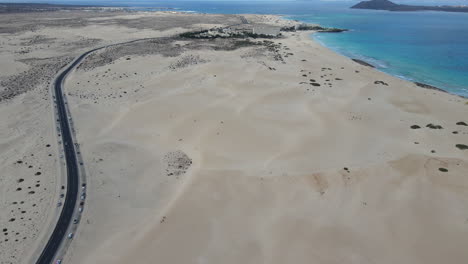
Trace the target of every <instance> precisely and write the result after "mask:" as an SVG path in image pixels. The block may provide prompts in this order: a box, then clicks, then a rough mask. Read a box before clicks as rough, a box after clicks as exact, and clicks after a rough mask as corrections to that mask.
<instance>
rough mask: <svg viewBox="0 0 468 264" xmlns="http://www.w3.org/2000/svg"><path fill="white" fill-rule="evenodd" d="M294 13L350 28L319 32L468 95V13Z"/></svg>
mask: <svg viewBox="0 0 468 264" xmlns="http://www.w3.org/2000/svg"><path fill="white" fill-rule="evenodd" d="M291 18H294V19H298V20H302V21H306V22H317V23H320V24H322V25H326V26H335V27H342V28H349V29H351V30H352V31H351V32H347V33H344V34H315V35H314V36H313V38H314V39H316V40H318V41H319V42H321V43H322V44H323V45H325V46H327V47H329V48H331V49H333V50H335V51H337V52H339V53H341V54H343V55H346V56H348V57H352V58H359V59H363V60H365V61H368V62H370V63H371V64H373V65H375V66H376V67H377V68H378V69H379V70H381V71H384V72H387V73H389V74H392V75H395V76H397V77H400V78H403V79H408V80H413V81H419V82H423V83H427V84H431V85H434V86H437V87H440V88H442V89H444V90H447V91H449V92H451V93H455V94H459V95H464V96H468V14H456V13H445V12H412V13H403V12H398V13H390V12H385V11H364V10H353V11H348V12H343V13H339V14H338V13H329V14H325V15H319V16H308V15H299V16H297V15H296V16H291Z"/></svg>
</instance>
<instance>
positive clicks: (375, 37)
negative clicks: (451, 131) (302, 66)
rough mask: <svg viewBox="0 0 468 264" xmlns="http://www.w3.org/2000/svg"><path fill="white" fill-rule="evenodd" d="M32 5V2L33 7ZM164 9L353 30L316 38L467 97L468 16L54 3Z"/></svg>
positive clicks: (301, 7)
mask: <svg viewBox="0 0 468 264" xmlns="http://www.w3.org/2000/svg"><path fill="white" fill-rule="evenodd" d="M28 2H31V1H28ZM49 2H55V3H82V4H103V5H125V6H138V7H140V8H145V7H154V6H164V7H172V8H178V9H179V10H183V11H194V12H201V13H225V14H238V13H256V14H281V15H285V16H286V17H287V18H290V19H297V20H300V21H304V22H310V23H319V24H322V25H324V26H330V27H340V28H347V29H350V31H349V32H346V33H338V34H327V33H322V34H315V35H314V36H312V37H313V38H315V39H316V40H318V41H320V42H321V43H322V44H323V45H325V46H327V47H329V48H331V49H333V50H335V51H336V52H338V53H341V54H343V55H346V56H348V57H352V58H360V59H363V60H366V61H368V62H370V63H372V64H374V65H375V66H376V67H377V68H378V69H379V70H381V71H384V72H387V73H389V74H392V75H395V76H398V77H400V78H404V79H409V80H414V81H419V82H423V83H427V84H431V85H435V86H437V87H440V88H442V89H445V90H447V91H449V92H451V93H455V94H459V95H464V96H468V13H465V14H459V13H448V12H387V11H373V10H354V9H349V6H351V5H352V4H353V3H350V2H341V3H340V2H333V3H326V2H321V1H285V2H282V1H241V2H239V1H151V0H147V1H141V0H140V1H138V0H137V1H115V0H100V1H80V0H77V1H70V0H68V1H60V0H59V1H49Z"/></svg>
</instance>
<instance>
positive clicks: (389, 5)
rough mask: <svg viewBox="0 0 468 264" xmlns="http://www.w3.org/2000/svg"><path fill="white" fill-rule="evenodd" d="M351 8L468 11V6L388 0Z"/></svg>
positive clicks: (360, 4) (359, 4)
mask: <svg viewBox="0 0 468 264" xmlns="http://www.w3.org/2000/svg"><path fill="white" fill-rule="evenodd" d="M351 8H354V9H374V10H388V11H446V12H468V6H416V5H400V4H395V3H393V2H391V1H388V0H370V1H362V2H360V3H358V4H356V5H354V6H352V7H351Z"/></svg>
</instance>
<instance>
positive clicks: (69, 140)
mask: <svg viewBox="0 0 468 264" xmlns="http://www.w3.org/2000/svg"><path fill="white" fill-rule="evenodd" d="M150 39H155V38H142V39H136V40H131V41H126V42H122V43H116V44H111V45H106V46H103V47H99V48H95V49H92V50H90V51H87V52H85V53H83V54H81V55H80V56H79V57H77V58H76V59H75V60H74V61H73V62H72V63H71V64H70V65H68V66H67V67H66V68H65V70H64V71H63V72H62V73H60V74H59V75H58V77H57V78H56V79H55V81H54V94H55V99H56V104H57V112H58V123H60V133H61V135H62V142H63V149H64V152H65V161H66V167H67V189H66V194H65V201H64V203H63V208H62V212H61V213H60V216H59V219H58V221H57V224H56V226H55V228H54V230H53V232H52V234H51V236H50V238H49V240H48V241H47V244H46V245H45V247H44V249H43V250H42V252H41V255H40V256H39V258H38V260H37V261H36V264H51V263H53V262H52V261H53V260H54V258H55V256H56V254H57V252H58V250H59V248H60V245H61V244H62V241H63V240H64V239H65V237H66V236H67V230H68V229H69V227H70V224H71V222H72V218H73V215H74V213H75V209H76V203H77V201H78V199H79V195H80V194H79V190H80V186H79V179H80V170H79V169H78V162H77V161H78V158H77V155H76V151H75V142H73V137H72V131H71V129H70V123H69V119H68V114H67V109H66V107H67V106H66V103H65V100H64V95H63V84H64V81H65V78H66V77H67V75H68V74H69V73H70V72H71V71H72V70H73V69H74V68H75V67H76V66H78V64H80V63H81V61H83V59H84V58H85V57H86V56H88V55H89V54H90V53H92V52H95V51H97V50H100V49H104V48H108V47H112V46H117V45H122V44H129V43H133V42H137V41H143V40H150Z"/></svg>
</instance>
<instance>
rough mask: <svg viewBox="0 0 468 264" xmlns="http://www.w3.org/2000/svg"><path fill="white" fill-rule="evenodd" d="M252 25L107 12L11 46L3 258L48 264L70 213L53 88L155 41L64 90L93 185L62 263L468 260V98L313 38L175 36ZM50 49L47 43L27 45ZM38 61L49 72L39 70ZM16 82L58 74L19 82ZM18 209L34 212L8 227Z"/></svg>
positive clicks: (0, 178)
mask: <svg viewBox="0 0 468 264" xmlns="http://www.w3.org/2000/svg"><path fill="white" fill-rule="evenodd" d="M72 14H74V15H76V16H79V15H80V14H79V13H76V14H75V13H72ZM18 16H19V15H16V17H18ZM38 16H39V18H36V19H37V21H42V20H43V19H44V18H43V16H46V15H43V14H41V15H38ZM53 16H54V17H55V20H54V21H61V19H65V18H64V17H63V16H62V15H61V13H60V12H56V13H53ZM41 17H42V18H41ZM244 17H245V18H246V19H247V20H248V21H249V22H250V25H269V26H283V25H291V24H294V22H293V21H287V20H283V19H281V18H280V17H276V16H261V15H244ZM17 19H18V21H23V20H25V17H23V18H22V19H21V17H19V18H17ZM10 20H11V19H10ZM35 21H36V20H35ZM17 23H19V22H17ZM239 23H241V19H240V17H239V16H223V15H203V14H181V13H173V12H156V13H130V14H128V13H112V14H106V13H104V14H94V16H93V15H92V14H88V16H87V17H85V18H83V20H82V23H81V24H79V25H66V24H63V25H57V24H53V25H51V24H52V23H51V22H50V21H49V20H48V22H47V24H45V25H43V26H40V27H38V28H34V30H33V31H31V30H30V29H29V28H28V27H27V25H26V26H23V27H25V28H27V29H26V30H24V31H23V30H22V31H19V32H18V31H15V32H13V33H11V32H3V33H2V34H0V43H2V50H1V52H0V56H1V58H2V59H1V60H0V61H1V64H0V68H1V71H0V72H1V74H2V76H1V77H0V78H1V80H2V81H3V83H2V86H3V88H4V89H5V88H6V87H13V88H14V89H13V91H11V90H9V91H8V93H6V92H5V95H6V96H7V97H8V98H7V99H4V100H2V102H0V109H1V111H0V118H1V120H2V122H1V124H2V127H1V129H0V133H1V134H0V135H1V137H0V140H1V141H0V142H1V146H2V152H1V153H0V155H2V156H1V161H2V163H1V167H0V183H1V188H2V190H1V196H0V197H1V200H0V202H1V207H0V210H1V211H0V212H1V213H0V227H1V228H2V229H3V228H4V227H5V228H7V229H8V231H6V232H7V233H9V234H8V235H7V236H8V238H6V235H4V234H3V233H2V234H0V236H2V237H1V238H2V239H0V241H1V242H0V243H1V244H0V248H1V251H0V257H1V261H2V263H29V262H30V260H31V259H34V256H35V254H37V252H36V253H35V252H34V251H33V250H31V249H32V248H37V247H39V246H40V245H41V242H42V243H43V241H44V240H43V239H44V238H43V237H42V238H41V235H40V234H42V236H44V234H47V231H48V230H49V229H50V225H51V223H53V219H54V217H55V216H56V214H57V212H58V208H57V207H56V204H55V203H56V200H57V199H58V196H59V193H60V186H61V184H63V183H62V181H63V180H61V179H62V177H63V173H62V172H61V168H62V167H61V166H60V164H61V160H60V146H59V144H58V142H57V139H56V135H55V134H54V133H56V132H55V124H54V120H53V114H52V106H51V104H50V101H51V100H50V93H49V92H50V90H49V85H47V80H50V79H53V77H54V71H56V70H57V69H59V68H60V67H59V66H60V65H62V64H66V63H67V61H69V60H71V58H73V57H75V56H77V55H79V54H80V53H82V52H84V51H86V50H89V49H91V48H94V47H98V46H102V45H106V44H111V43H118V42H123V41H128V40H132V39H139V38H149V37H151V38H157V39H156V40H148V41H142V42H137V43H134V44H129V45H123V46H116V47H112V48H108V49H104V50H101V51H98V52H96V53H95V54H92V55H90V56H89V57H88V58H87V59H86V60H85V61H84V62H83V64H82V65H80V67H79V68H78V69H77V70H76V71H74V72H73V73H72V74H71V75H70V76H69V77H68V78H67V80H66V83H65V88H66V91H64V92H65V93H66V94H67V98H68V102H69V103H68V104H69V107H70V111H71V114H72V118H73V123H74V126H75V128H76V137H77V139H78V142H79V144H80V146H81V151H82V154H83V158H84V165H85V168H86V175H87V182H88V187H87V188H88V190H87V200H86V206H85V210H84V212H83V217H82V220H81V223H80V225H79V227H78V232H77V233H76V234H75V237H74V239H73V241H72V243H71V244H70V246H69V248H68V249H67V251H66V255H65V257H64V263H76V264H78V263H155V262H158V263H159V262H161V263H319V264H322V263H324V264H325V263H326V264H328V263H360V264H362V263H421V264H422V263H424V264H429V263H464V262H466V261H467V260H468V251H466V248H467V247H468V177H467V175H468V150H465V149H463V146H464V145H468V126H466V125H464V124H465V123H468V105H467V104H466V102H467V101H468V100H467V99H464V98H460V97H458V96H455V95H450V94H447V93H444V92H441V91H437V90H430V89H424V88H421V87H418V86H416V85H415V84H413V83H410V82H407V81H404V80H400V79H397V78H395V77H392V76H389V75H386V74H384V73H381V72H379V71H377V70H375V69H372V68H370V67H366V66H363V65H360V64H358V63H356V62H354V61H352V60H351V59H348V58H346V57H343V56H341V55H338V54H336V53H334V52H332V51H330V50H328V49H326V48H324V47H322V46H321V45H320V44H318V43H317V42H315V41H313V40H311V38H310V34H311V33H312V32H283V37H282V38H279V39H268V40H264V39H252V40H250V42H249V43H244V42H236V41H239V40H231V39H216V40H194V39H180V38H177V37H173V36H176V35H177V34H178V33H180V32H185V31H189V30H199V29H205V28H211V27H214V26H218V27H220V26H228V25H237V24H239ZM24 24H26V23H24ZM17 26H18V25H16V24H14V25H13V24H12V26H11V28H15V27H17ZM5 28H7V27H5ZM37 36H39V37H37ZM38 38H40V39H42V40H43V39H46V42H44V41H39V42H40V43H33V44H29V45H28V44H25V42H27V41H32V39H36V40H37V39H38ZM77 42H78V43H77ZM21 43H23V44H21ZM233 43H234V44H233ZM47 45H49V46H47ZM21 50H28V52H27V53H21ZM45 58H48V61H44V59H45ZM51 58H53V59H51ZM41 62H42V63H47V65H49V66H48V67H49V68H48V67H42V68H46V69H50V70H48V71H47V72H45V73H44V71H45V70H43V71H40V72H34V73H30V72H31V71H34V70H33V69H35V68H37V66H36V65H37V63H41ZM50 65H53V66H50ZM12 67H13V68H12ZM25 72H26V73H29V74H30V75H25ZM20 75H21V76H29V77H28V78H29V79H31V77H30V76H36V77H38V76H39V75H44V76H45V77H44V78H45V80H44V82H38V83H37V84H35V85H34V86H31V88H24V86H19V87H17V86H14V85H12V83H18V81H17V79H15V80H16V81H15V82H11V81H10V82H8V81H7V80H11V78H12V76H20ZM47 78H48V79H47ZM18 89H23V90H21V92H17V93H16V92H15V91H17V90H18ZM5 91H6V90H5ZM48 144H50V146H49V147H46V145H48ZM49 153H50V154H51V155H52V156H51V157H50V156H48V154H49ZM31 154H34V156H31ZM19 160H21V161H23V163H20V164H18V161H19ZM25 162H28V164H27V165H29V164H32V165H33V168H27V167H26V166H27V165H26V164H25ZM36 166H40V167H41V170H40V171H41V172H42V174H41V175H39V176H34V173H35V172H36V170H37V169H36ZM36 177H41V179H40V180H41V183H40V184H41V186H40V188H39V187H38V188H39V189H37V191H36V192H37V193H35V194H33V195H35V196H30V194H28V192H29V190H28V189H25V188H27V186H34V185H32V184H33V183H34V182H33V181H35V180H36ZM19 178H24V179H25V181H24V182H21V183H19V182H18V179H19ZM25 183H26V184H25ZM21 184H24V186H26V187H23V189H24V190H22V191H16V188H18V187H20V185H21ZM28 184H29V185H28ZM33 188H35V187H33ZM43 188H47V190H42V189H43ZM51 190H55V191H51ZM39 199H42V200H41V201H40V202H39ZM22 200H24V201H25V203H24V205H22V206H21V209H17V207H18V204H13V202H16V201H18V202H19V201H22ZM33 203H35V204H36V205H35V206H34V207H32V206H33V205H32V204H33ZM23 208H25V209H23ZM33 208H34V209H33ZM36 208H37V209H36ZM12 210H13V211H12ZM17 210H19V211H18V212H16V211H17ZM21 210H26V211H27V213H26V214H28V215H29V214H31V215H33V217H30V220H28V221H26V219H21V221H20V220H16V221H14V222H9V219H10V218H12V217H15V218H17V219H18V218H19V217H20V214H21ZM35 210H36V211H35ZM34 212H37V213H35V215H34ZM16 231H18V232H20V233H21V235H18V238H19V237H21V239H22V237H23V233H25V234H28V235H27V236H26V238H25V239H24V241H23V242H15V236H14V232H16ZM29 234H30V235H29ZM5 239H8V241H6V240H5ZM28 261H29V262H28Z"/></svg>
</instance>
